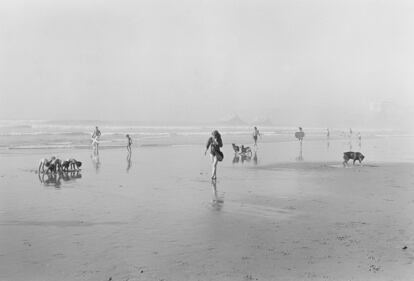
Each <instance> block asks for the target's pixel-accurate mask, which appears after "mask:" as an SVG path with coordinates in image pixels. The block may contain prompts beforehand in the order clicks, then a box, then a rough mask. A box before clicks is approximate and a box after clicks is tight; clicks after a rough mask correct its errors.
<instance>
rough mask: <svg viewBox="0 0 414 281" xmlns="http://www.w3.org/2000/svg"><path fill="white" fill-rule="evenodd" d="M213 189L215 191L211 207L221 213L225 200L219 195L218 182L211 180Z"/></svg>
mask: <svg viewBox="0 0 414 281" xmlns="http://www.w3.org/2000/svg"><path fill="white" fill-rule="evenodd" d="M211 188H212V190H213V198H212V200H211V206H212V207H213V209H214V210H216V211H221V209H222V208H223V204H224V200H223V198H220V197H219V196H218V194H217V180H211Z"/></svg>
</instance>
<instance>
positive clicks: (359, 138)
mask: <svg viewBox="0 0 414 281" xmlns="http://www.w3.org/2000/svg"><path fill="white" fill-rule="evenodd" d="M361 139H362V137H361V133H360V132H358V146H359V147H361Z"/></svg>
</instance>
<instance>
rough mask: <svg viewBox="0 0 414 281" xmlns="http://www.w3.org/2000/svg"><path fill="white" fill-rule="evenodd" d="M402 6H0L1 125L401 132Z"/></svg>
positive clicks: (405, 57)
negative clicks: (221, 124) (220, 125)
mask: <svg viewBox="0 0 414 281" xmlns="http://www.w3.org/2000/svg"><path fill="white" fill-rule="evenodd" d="M413 14H414V3H413V2H412V1H367V0H363V1H320V0H315V1H287V0H286V1H264V0H258V1H231V0H221V1H200V0H191V1H190V0H183V1H164V0H155V1H127V0H121V1H91V0H86V1H85V0H82V1H80V0H75V1H73V0H72V1H67V0H65V1H51V0H38V1H19V0H18V1H15V0H13V1H11V0H5V1H2V2H1V3H0V62H1V63H0V119H48V120H51V119H60V120H62V119H64V120H70V119H75V120H85V119H89V120H90V119H92V120H124V121H125V120H132V121H142V122H148V123H151V122H155V123H164V124H177V123H178V124H189V123H190V124H191V123H209V124H211V123H214V122H215V121H219V120H223V119H226V118H230V117H231V116H234V115H237V116H239V117H240V118H241V119H243V120H244V121H246V122H247V123H249V124H252V123H255V122H257V123H259V122H258V120H259V121H260V120H265V119H269V120H270V121H271V122H272V124H274V125H276V126H284V125H286V126H296V125H298V124H299V125H302V126H305V127H306V126H308V127H309V126H319V127H332V126H336V127H341V126H343V127H351V126H352V127H355V126H357V127H366V128H369V127H379V128H402V129H404V128H412V127H414V125H413V122H412V121H411V119H412V116H413V113H414V109H413V108H414V98H413V90H414V80H413V79H412V77H414V52H413V50H414V17H413V16H412V15H413Z"/></svg>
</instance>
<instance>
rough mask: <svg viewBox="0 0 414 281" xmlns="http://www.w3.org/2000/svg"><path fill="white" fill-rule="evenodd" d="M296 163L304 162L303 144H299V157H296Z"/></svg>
mask: <svg viewBox="0 0 414 281" xmlns="http://www.w3.org/2000/svg"><path fill="white" fill-rule="evenodd" d="M296 161H303V150H302V142H299V155H298V157H296Z"/></svg>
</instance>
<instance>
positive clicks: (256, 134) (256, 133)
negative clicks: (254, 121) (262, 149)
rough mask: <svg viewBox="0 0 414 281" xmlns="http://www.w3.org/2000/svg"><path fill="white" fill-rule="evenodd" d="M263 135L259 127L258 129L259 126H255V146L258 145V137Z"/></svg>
mask: <svg viewBox="0 0 414 281" xmlns="http://www.w3.org/2000/svg"><path fill="white" fill-rule="evenodd" d="M259 136H260V137H262V135H261V134H260V132H259V129H257V127H254V128H253V140H254V146H257V138H258V137H259Z"/></svg>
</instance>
